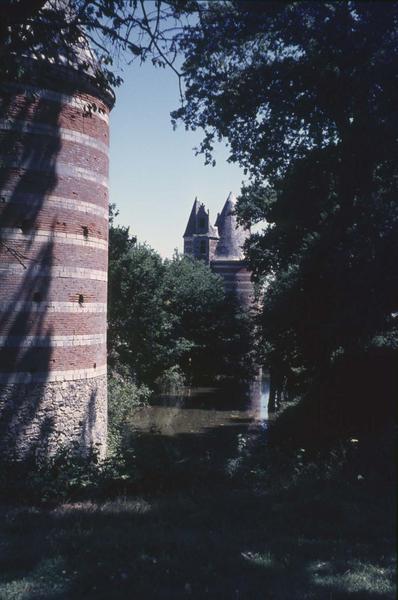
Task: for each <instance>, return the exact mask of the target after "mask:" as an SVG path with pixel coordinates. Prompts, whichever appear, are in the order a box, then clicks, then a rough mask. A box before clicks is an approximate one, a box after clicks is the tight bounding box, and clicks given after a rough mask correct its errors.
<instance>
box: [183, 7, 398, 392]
mask: <svg viewBox="0 0 398 600" xmlns="http://www.w3.org/2000/svg"><path fill="white" fill-rule="evenodd" d="M397 23H398V4H397V3H396V2H390V3H386V2H289V3H286V2H264V3H260V2H214V3H209V4H208V5H207V10H206V11H205V12H203V14H202V18H201V20H200V21H199V22H198V23H197V25H196V26H195V27H194V28H192V29H191V30H190V31H189V32H186V35H185V36H184V38H183V41H182V48H183V51H184V53H185V62H184V64H183V69H182V70H183V73H184V78H185V83H186V101H187V102H186V104H185V105H184V106H182V107H181V108H180V109H179V110H177V111H175V113H174V118H175V119H183V120H184V122H185V124H186V126H188V127H190V128H192V129H195V128H197V127H200V128H203V129H204V130H205V137H204V139H203V143H202V146H201V148H200V150H201V151H202V152H204V154H205V156H206V157H207V159H208V160H209V161H210V160H211V156H212V149H213V144H214V141H215V140H216V139H217V138H219V137H223V138H225V139H226V140H227V141H228V143H229V145H230V150H231V152H230V160H232V161H236V162H238V163H239V164H241V165H242V166H243V167H244V168H245V169H246V170H247V172H248V174H249V176H250V183H249V184H248V185H247V186H246V187H245V188H244V189H243V192H242V195H241V198H240V203H239V212H240V216H241V219H242V220H243V221H245V222H251V223H253V222H260V221H264V220H265V221H266V222H267V226H266V228H265V229H264V230H263V232H262V233H258V234H256V235H253V236H252V238H251V240H250V242H249V244H248V248H247V250H248V253H249V256H250V259H251V265H252V268H253V269H254V272H255V274H256V276H257V277H258V278H259V279H262V280H263V281H265V282H266V285H267V290H266V294H265V300H264V309H263V315H262V320H261V321H262V323H261V324H262V329H263V340H264V341H263V347H264V349H265V351H266V356H267V357H268V360H271V363H272V365H273V368H274V370H275V371H279V372H282V375H283V376H281V377H282V380H283V378H286V377H290V379H291V380H293V379H295V378H297V377H296V376H297V375H298V374H301V375H302V374H305V381H306V382H307V384H308V382H311V381H312V382H314V381H318V382H319V381H323V391H324V392H325V388H327V387H328V385H329V380H328V376H327V372H328V371H329V370H330V368H331V367H332V366H333V365H336V364H338V363H339V362H341V361H342V360H344V359H347V360H348V359H349V357H350V356H351V357H352V356H353V355H355V354H358V353H361V352H363V351H364V350H366V349H368V350H369V349H370V348H371V347H374V346H375V344H376V345H377V344H379V345H380V343H381V344H382V345H384V347H386V346H390V347H391V346H394V344H395V345H396V341H394V340H396V337H394V333H393V332H394V320H395V319H394V316H393V313H395V312H396V311H397V303H398V276H397V269H396V267H395V260H396V257H397V256H398V207H397V180H398V172H397V160H396V156H397V133H398V128H397V123H398V121H397V116H396V110H395V109H394V107H395V106H396V104H397V99H398V98H397V95H398V87H397V74H398V73H397V50H398V29H397ZM280 385H281V384H280ZM317 389H318V393H321V392H320V391H319V388H317Z"/></svg>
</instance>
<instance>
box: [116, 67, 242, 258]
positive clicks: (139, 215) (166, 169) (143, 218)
mask: <svg viewBox="0 0 398 600" xmlns="http://www.w3.org/2000/svg"><path fill="white" fill-rule="evenodd" d="M124 79H125V82H124V84H123V85H122V86H121V87H120V88H119V89H118V90H116V98H117V99H116V105H115V107H114V109H113V111H112V113H111V151H110V201H111V202H114V203H116V205H117V207H118V209H119V211H120V214H119V217H118V219H117V223H119V224H122V225H128V226H130V231H131V233H132V234H134V235H137V237H138V240H139V241H140V242H144V241H146V242H148V244H150V245H151V246H152V247H153V248H155V250H157V251H158V252H160V254H161V255H162V256H164V257H166V256H171V255H172V254H173V251H174V248H178V249H179V250H182V234H183V233H184V229H185V226H186V222H187V220H188V216H189V213H190V210H191V208H192V204H193V201H194V199H195V196H198V198H199V200H200V201H201V202H204V203H205V204H206V206H207V208H209V209H210V217H211V220H212V222H213V223H214V221H215V219H216V216H217V212H218V211H220V210H221V208H222V206H223V204H224V202H225V200H226V198H227V196H228V193H229V192H230V191H233V192H235V193H236V194H238V193H239V190H240V187H241V182H242V180H243V178H244V177H243V172H242V170H241V169H240V168H239V167H237V166H236V165H231V164H229V163H227V161H226V159H227V156H228V151H227V149H226V148H225V147H224V146H222V145H221V144H220V145H219V146H218V148H217V152H216V154H215V158H216V161H217V164H216V166H215V167H211V166H205V165H204V159H203V157H202V156H195V153H194V150H193V148H194V147H195V146H197V145H198V144H199V142H200V140H201V133H200V132H199V131H196V132H187V131H185V129H184V127H183V125H182V124H181V125H179V127H178V129H177V130H176V131H173V128H172V126H171V122H170V111H172V110H173V109H175V108H177V107H178V105H179V96H178V83H177V79H176V77H175V75H174V74H173V73H172V72H171V71H170V70H166V69H155V68H154V67H153V66H152V65H151V64H145V65H143V66H139V65H138V64H133V65H131V67H130V68H128V69H127V68H126V70H125V73H124Z"/></svg>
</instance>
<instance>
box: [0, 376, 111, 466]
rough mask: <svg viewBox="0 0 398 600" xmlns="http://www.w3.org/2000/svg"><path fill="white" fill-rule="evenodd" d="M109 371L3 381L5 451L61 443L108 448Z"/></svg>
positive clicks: (44, 452)
mask: <svg viewBox="0 0 398 600" xmlns="http://www.w3.org/2000/svg"><path fill="white" fill-rule="evenodd" d="M106 431H107V381H106V373H105V374H102V375H100V376H98V377H93V378H90V379H76V380H73V381H52V382H41V383H40V382H37V383H21V384H7V383H6V384H0V453H1V454H2V455H3V456H5V457H7V458H10V459H17V460H22V459H26V458H29V457H31V456H35V457H38V458H40V457H41V456H43V457H48V456H54V455H56V454H57V452H59V451H60V450H62V449H69V448H70V449H72V450H74V451H76V452H77V453H79V454H80V455H81V454H83V455H84V454H87V452H88V451H89V449H90V448H93V449H94V450H97V451H98V453H99V455H100V457H104V456H105V453H106Z"/></svg>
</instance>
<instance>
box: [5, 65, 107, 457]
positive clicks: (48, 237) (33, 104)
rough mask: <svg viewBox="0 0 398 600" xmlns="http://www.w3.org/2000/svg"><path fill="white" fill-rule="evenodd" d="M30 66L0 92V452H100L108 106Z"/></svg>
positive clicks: (67, 72)
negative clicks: (23, 75)
mask: <svg viewBox="0 0 398 600" xmlns="http://www.w3.org/2000/svg"><path fill="white" fill-rule="evenodd" d="M43 63H44V61H43ZM25 67H26V65H25ZM28 67H29V68H28V69H27V72H28V75H27V76H26V77H25V78H24V77H23V78H22V80H19V81H18V82H16V81H14V82H8V83H7V82H6V83H2V84H1V85H0V453H1V454H3V455H6V456H8V457H11V458H17V459H22V458H25V457H27V456H29V455H30V454H35V455H46V456H47V455H52V454H54V453H56V452H57V451H59V450H60V449H61V448H63V447H68V446H71V447H77V448H78V449H79V451H80V452H82V453H87V452H89V450H90V449H91V448H92V447H94V448H95V449H97V450H98V451H99V453H100V454H102V455H103V454H104V453H105V450H106V430H107V416H106V415H107V397H106V301H107V263H108V142H109V125H108V114H109V110H110V108H111V106H112V103H113V98H112V97H111V95H110V94H109V93H103V92H102V91H100V90H99V89H98V88H97V86H96V84H95V81H94V78H93V77H91V76H90V75H89V74H87V73H83V72H82V71H81V70H78V69H77V68H75V67H76V66H70V67H64V66H60V65H49V64H40V63H39V61H36V63H35V64H34V61H32V62H31V63H30V64H28ZM93 107H94V109H93Z"/></svg>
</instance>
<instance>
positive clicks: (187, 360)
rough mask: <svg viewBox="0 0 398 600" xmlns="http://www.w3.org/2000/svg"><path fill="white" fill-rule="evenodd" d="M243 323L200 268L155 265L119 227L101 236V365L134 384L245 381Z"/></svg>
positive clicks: (247, 355)
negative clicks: (104, 273)
mask: <svg viewBox="0 0 398 600" xmlns="http://www.w3.org/2000/svg"><path fill="white" fill-rule="evenodd" d="M252 347H253V340H252V327H251V322H250V317H249V316H248V315H247V314H244V313H243V312H242V311H241V310H240V308H239V306H238V304H237V303H236V302H235V300H234V298H233V297H230V296H227V295H226V294H225V293H224V289H223V283H222V280H221V278H220V277H219V276H218V275H215V274H214V273H212V272H211V270H210V268H209V267H208V266H207V265H206V264H204V263H203V262H202V261H198V260H194V259H191V258H189V257H185V256H182V255H180V254H178V253H177V252H176V253H175V254H174V256H173V258H172V259H166V260H163V259H162V258H161V256H160V255H159V254H158V253H157V252H156V251H155V250H153V249H152V248H150V247H149V246H148V245H146V244H139V243H137V241H136V239H135V237H133V236H131V235H130V233H129V229H128V228H126V227H121V226H115V225H114V223H113V219H112V213H111V227H110V237H109V314H108V348H109V365H110V367H111V369H112V370H113V371H114V372H116V373H120V374H126V375H128V376H129V377H131V378H132V380H133V381H134V382H135V383H137V384H145V385H147V386H149V387H153V386H156V385H157V386H160V385H161V384H162V383H167V382H169V383H170V384H172V383H182V382H186V383H194V384H204V383H214V382H216V381H220V380H223V379H230V378H237V379H242V378H245V377H248V376H249V374H250V372H251V369H252V363H253V360H252V359H253V350H252Z"/></svg>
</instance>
